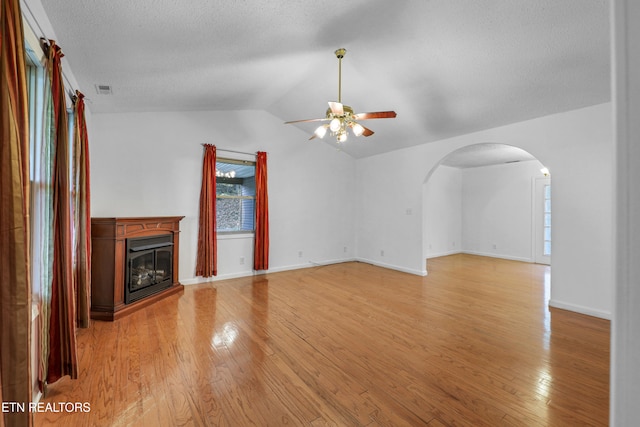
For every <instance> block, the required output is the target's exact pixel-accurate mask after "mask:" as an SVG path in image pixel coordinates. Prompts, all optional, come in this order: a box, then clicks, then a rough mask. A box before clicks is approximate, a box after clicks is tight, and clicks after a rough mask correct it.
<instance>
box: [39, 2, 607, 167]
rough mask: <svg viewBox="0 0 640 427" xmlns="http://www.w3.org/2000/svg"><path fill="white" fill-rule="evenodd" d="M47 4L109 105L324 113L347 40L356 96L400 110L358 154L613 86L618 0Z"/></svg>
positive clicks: (595, 97)
mask: <svg viewBox="0 0 640 427" xmlns="http://www.w3.org/2000/svg"><path fill="white" fill-rule="evenodd" d="M37 1H38V0H28V1H27V3H28V4H29V3H30V4H34V2H37ZM41 4H42V7H43V8H44V11H45V12H46V14H47V16H48V18H49V20H50V21H51V24H52V26H53V28H54V30H55V37H56V38H57V43H58V44H59V45H60V46H61V47H62V49H63V52H64V53H65V55H66V59H67V61H68V63H69V65H70V67H71V69H72V70H73V74H74V75H75V78H76V80H77V82H78V84H79V86H80V87H79V89H80V90H81V91H83V92H84V93H85V95H86V96H87V98H89V108H90V109H91V111H92V112H93V113H94V114H96V113H109V112H132V111H151V112H152V111H181V110H265V111H268V112H270V113H272V114H273V115H275V116H276V117H278V118H280V119H282V121H283V122H284V121H286V120H294V119H305V118H314V117H322V116H324V113H325V110H326V108H327V101H335V100H337V99H336V98H337V92H338V89H337V86H338V62H337V59H336V57H335V56H334V53H333V52H334V51H335V50H336V49H337V48H339V47H344V48H346V49H347V54H346V56H345V58H344V60H343V66H342V101H343V103H345V104H348V105H350V106H352V107H353V108H354V110H355V111H356V112H366V111H378V110H395V111H396V112H397V114H398V117H397V118H395V119H385V120H372V121H369V122H367V126H368V127H370V128H371V129H372V130H374V131H375V132H376V133H375V135H373V136H371V137H369V138H366V139H365V138H363V137H361V138H358V139H356V138H353V137H352V138H350V139H349V140H348V141H347V143H345V144H344V145H343V146H342V147H341V148H342V149H343V150H344V151H346V152H347V153H349V154H351V155H353V156H354V157H356V158H360V157H365V156H370V155H373V154H377V153H383V152H387V151H390V150H395V149H398V148H402V147H408V146H413V145H417V144H423V143H426V142H432V141H436V140H440V139H443V138H446V137H451V136H455V135H460V134H466V133H470V132H473V131H478V130H482V129H487V128H492V127H496V126H501V125H505V124H509V123H513V122H518V121H522V120H527V119H531V118H535V117H540V116H544V115H548V114H553V113H558V112H562V111H567V110H571V109H576V108H581V107H585V106H589V105H594V104H598V103H602V102H607V101H609V100H610V78H609V74H610V70H609V62H610V53H609V51H610V49H609V16H608V15H609V5H608V1H606V0H535V1H533V0H430V1H427V0H396V1H389V0H352V1H349V2H345V1H337V0H301V1H284V0H242V1H241V0H238V1H225V0H190V1H174V0H135V1H132V0H109V1H106V0H105V1H87V0H65V1H59V0H41ZM46 36H47V37H52V35H49V34H47V35H46ZM96 85H110V86H111V87H112V92H113V93H112V94H111V95H100V94H98V93H97V92H96V90H95V86H96ZM284 126H285V125H284V124H283V127H284ZM295 126H298V127H299V128H300V129H302V130H304V131H305V133H307V134H309V135H310V134H311V133H312V132H313V129H314V128H315V127H316V126H315V125H314V124H312V123H311V124H300V125H295ZM327 139H328V141H327V142H328V143H331V144H335V142H334V141H333V140H331V139H330V138H326V137H325V140H327ZM305 141H306V137H305V136H304V134H302V133H301V143H305ZM317 143H322V142H320V141H318V142H317Z"/></svg>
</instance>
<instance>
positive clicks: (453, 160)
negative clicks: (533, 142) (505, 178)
mask: <svg viewBox="0 0 640 427" xmlns="http://www.w3.org/2000/svg"><path fill="white" fill-rule="evenodd" d="M528 160H535V157H533V156H532V155H531V154H529V153H528V152H526V151H524V150H523V149H521V148H518V147H513V146H511V145H505V144H492V143H483V144H475V145H469V146H467V147H464V148H460V149H458V150H456V151H454V152H453V153H451V154H449V155H448V156H447V157H445V159H444V160H443V161H442V163H441V164H443V165H445V166H451V167H454V168H460V169H466V168H476V167H480V166H489V165H499V164H503V163H514V162H526V161H528Z"/></svg>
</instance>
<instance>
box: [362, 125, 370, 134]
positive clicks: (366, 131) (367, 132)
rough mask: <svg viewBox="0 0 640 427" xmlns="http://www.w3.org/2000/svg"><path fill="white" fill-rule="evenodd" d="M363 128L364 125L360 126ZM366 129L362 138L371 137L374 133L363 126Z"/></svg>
mask: <svg viewBox="0 0 640 427" xmlns="http://www.w3.org/2000/svg"><path fill="white" fill-rule="evenodd" d="M360 126H362V125H360ZM362 127H363V128H364V132H362V136H371V135H373V131H372V130H371V129H369V128H366V127H364V126H362Z"/></svg>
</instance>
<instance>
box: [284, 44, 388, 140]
mask: <svg viewBox="0 0 640 427" xmlns="http://www.w3.org/2000/svg"><path fill="white" fill-rule="evenodd" d="M346 53H347V50H346V49H343V48H340V49H338V50H336V51H335V54H336V57H337V58H338V102H334V101H329V108H328V109H327V113H326V117H324V118H321V119H307V120H293V121H290V122H285V124H291V123H302V122H329V123H325V124H323V125H321V126H319V127H318V128H317V129H316V130H315V132H314V133H313V135H311V138H309V139H310V140H311V139H313V138H316V137H318V138H324V136H325V135H326V134H327V130H329V131H330V132H331V135H332V136H335V137H336V140H337V141H338V143H340V142H345V141H346V140H347V130H348V129H351V131H352V132H353V134H354V135H355V136H361V135H364V136H371V135H373V131H372V130H371V129H368V128H366V127H364V126H362V125H361V124H360V123H358V120H369V119H392V118H394V117H395V116H396V112H395V111H377V112H374V113H357V114H354V112H353V108H351V107H349V106H348V105H343V104H342V58H344V55H345V54H346Z"/></svg>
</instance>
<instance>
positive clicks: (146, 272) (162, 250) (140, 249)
mask: <svg viewBox="0 0 640 427" xmlns="http://www.w3.org/2000/svg"><path fill="white" fill-rule="evenodd" d="M127 247H128V250H127V255H128V262H127V270H128V272H127V279H128V280H127V282H128V283H127V286H126V289H125V304H128V303H130V302H133V301H137V300H139V299H141V298H144V297H146V296H148V295H151V294H153V293H156V292H158V291H160V290H163V289H166V288H168V287H170V286H171V283H172V272H171V267H172V263H173V242H172V241H171V239H170V236H167V237H166V238H160V239H159V238H144V239H128V240H127Z"/></svg>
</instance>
